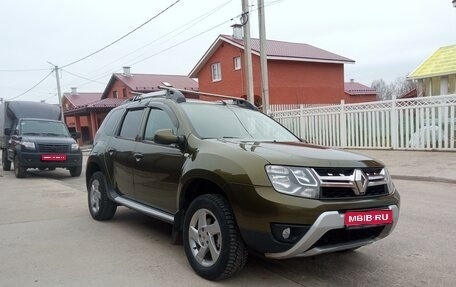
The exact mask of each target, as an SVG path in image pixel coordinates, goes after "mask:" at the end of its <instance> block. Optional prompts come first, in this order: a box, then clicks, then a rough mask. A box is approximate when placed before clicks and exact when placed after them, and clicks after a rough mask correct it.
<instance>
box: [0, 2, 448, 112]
mask: <svg viewBox="0 0 456 287" xmlns="http://www.w3.org/2000/svg"><path fill="white" fill-rule="evenodd" d="M175 1H176V0H161V1H150V0H130V1H116V0H96V1H94V0H78V1H76V0H74V1H70V0H66V1H64V0H40V1H36V0H15V1H9V0H8V1H7V0H0V4H1V9H0V21H1V25H0V35H1V41H0V92H1V94H0V97H3V98H4V99H10V98H13V97H16V96H18V95H20V94H22V93H23V92H25V91H26V90H28V89H29V88H31V87H32V86H34V85H35V84H36V83H37V82H39V81H40V80H41V79H43V78H44V77H45V76H46V75H47V74H48V73H49V72H50V71H51V65H50V64H48V63H47V62H48V61H49V62H52V63H53V64H55V65H59V66H65V65H67V64H69V63H71V62H73V61H75V60H78V59H80V58H82V57H84V56H87V55H88V54H90V53H92V52H94V51H96V50H98V49H100V48H102V47H104V46H105V45H107V44H109V43H111V42H112V41H114V40H116V39H117V38H119V37H121V36H123V35H125V34H126V33H128V32H129V31H131V30H132V29H134V28H135V27H137V26H139V25H140V24H142V23H144V22H145V21H146V20H148V19H149V18H151V17H152V16H154V15H156V14H157V13H159V12H160V11H162V10H163V9H165V8H166V7H168V6H169V5H171V4H172V3H174V2H175ZM250 4H251V5H253V6H252V10H253V13H252V15H251V34H252V36H253V37H256V38H257V37H258V24H257V23H258V16H257V14H256V8H257V5H256V4H257V1H256V0H253V1H252V0H251V1H250ZM265 5H267V8H266V13H265V14H266V35H267V38H268V39H272V40H280V41H289V42H299V43H306V44H310V45H313V46H316V47H319V48H322V49H325V50H328V51H330V52H333V53H336V54H339V55H341V56H344V57H348V58H350V59H353V60H355V61H356V63H355V64H347V65H345V80H346V81H349V79H351V78H354V79H355V80H356V81H358V82H361V83H363V84H365V85H368V86H370V84H371V83H372V81H373V80H376V79H381V78H383V79H384V80H385V81H387V82H390V81H393V80H394V79H395V78H397V77H400V76H406V75H407V74H408V73H410V72H412V71H413V70H414V69H415V68H416V67H417V66H418V65H419V64H420V63H422V62H423V61H424V60H425V59H426V58H427V57H428V56H430V55H431V54H432V53H433V52H434V51H435V50H437V49H438V48H439V47H442V46H448V45H454V44H456V8H454V7H453V6H452V3H451V0H382V1H371V0H345V1H341V0H326V1H315V0H314V1H308V0H278V1H277V0H265ZM241 6H242V5H241V0H232V1H227V0H181V1H180V2H179V3H177V4H176V5H175V6H173V7H172V8H170V9H169V10H168V11H166V12H165V13H163V14H162V15H160V16H158V17H157V18H156V19H154V20H152V21H151V22H150V23H148V24H147V25H145V26H144V27H142V28H141V29H139V30H138V31H136V32H134V33H133V34H131V35H130V36H128V37H126V38H125V39H123V40H122V41H120V42H118V43H116V44H114V45H113V46H111V47H109V48H108V49H106V50H104V51H102V52H100V53H98V54H96V55H95V56H92V57H89V58H87V59H86V60H83V61H81V62H79V63H76V64H74V65H69V66H67V67H66V68H64V70H63V71H62V75H61V85H62V92H69V91H70V88H71V87H77V88H78V91H80V92H84V91H85V92H102V91H103V90H104V88H105V86H106V83H107V82H108V80H109V78H110V76H111V74H112V73H115V72H120V71H121V67H122V66H125V65H127V66H131V67H132V68H131V70H132V73H155V74H177V75H187V74H188V73H189V72H190V71H191V70H192V68H193V67H194V66H195V65H196V63H197V62H198V60H199V59H200V58H201V56H202V55H203V54H204V52H205V51H206V50H207V49H208V47H209V46H210V45H211V44H212V42H213V41H214V40H215V39H216V38H217V36H218V35H219V34H231V33H232V29H231V27H230V25H232V24H235V23H239V19H238V16H239V14H240V13H241ZM231 19H233V20H231ZM30 69H31V70H35V69H39V71H17V70H30ZM75 75H77V76H75ZM89 80H90V81H89ZM56 94H57V89H56V79H55V77H54V76H51V77H49V78H47V79H46V80H44V81H43V82H42V83H41V84H40V85H39V86H38V87H36V88H35V89H33V90H31V91H30V92H29V93H26V94H25V95H23V96H21V97H19V98H17V100H33V101H39V100H44V99H45V100H46V101H47V102H50V103H57V102H58V98H57V96H56Z"/></svg>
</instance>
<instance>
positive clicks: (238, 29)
mask: <svg viewBox="0 0 456 287" xmlns="http://www.w3.org/2000/svg"><path fill="white" fill-rule="evenodd" d="M231 27H233V38H234V39H238V40H242V39H243V38H244V27H243V26H242V25H241V24H233V25H231Z"/></svg>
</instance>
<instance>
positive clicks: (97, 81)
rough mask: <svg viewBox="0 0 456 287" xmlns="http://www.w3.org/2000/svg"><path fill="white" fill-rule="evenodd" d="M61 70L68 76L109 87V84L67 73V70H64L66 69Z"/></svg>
mask: <svg viewBox="0 0 456 287" xmlns="http://www.w3.org/2000/svg"><path fill="white" fill-rule="evenodd" d="M60 70H61V71H64V72H65V73H67V74H70V75H72V76H75V77H77V78H80V79H83V80H86V81H90V82H94V83H98V84H102V85H107V83H105V82H99V81H97V80H92V79H89V78H86V77H84V76H81V75H78V74H75V73H72V72H70V71H67V70H64V69H60Z"/></svg>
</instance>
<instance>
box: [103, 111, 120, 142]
mask: <svg viewBox="0 0 456 287" xmlns="http://www.w3.org/2000/svg"><path fill="white" fill-rule="evenodd" d="M123 112H124V110H123V109H120V110H115V111H113V112H112V113H111V114H108V116H107V117H106V118H105V119H104V120H103V123H102V124H101V126H100V130H102V132H103V133H104V134H106V135H108V136H113V135H114V133H115V131H116V127H117V124H118V123H119V119H120V118H121V117H122V114H123Z"/></svg>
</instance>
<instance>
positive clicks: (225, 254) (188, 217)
mask: <svg viewBox="0 0 456 287" xmlns="http://www.w3.org/2000/svg"><path fill="white" fill-rule="evenodd" d="M183 241H184V242H183V243H184V249H185V254H186V255H187V259H188V261H189V263H190V265H191V266H192V268H193V270H195V272H196V273H197V274H198V275H200V276H201V277H203V278H205V279H208V280H221V279H226V278H229V277H231V276H233V275H234V274H236V273H237V272H239V271H240V270H242V268H243V267H244V266H245V263H246V261H247V255H248V253H247V248H246V247H245V245H244V242H243V241H242V238H241V235H240V232H239V228H238V226H237V224H236V221H235V218H234V215H233V212H232V210H231V207H230V205H229V203H228V202H227V200H226V199H225V197H223V196H221V195H218V194H206V195H201V196H199V197H197V198H196V199H195V200H193V201H192V202H191V204H190V206H189V208H188V210H187V212H186V214H185V219H184V232H183Z"/></svg>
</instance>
